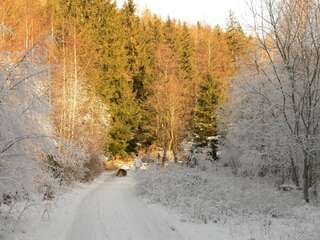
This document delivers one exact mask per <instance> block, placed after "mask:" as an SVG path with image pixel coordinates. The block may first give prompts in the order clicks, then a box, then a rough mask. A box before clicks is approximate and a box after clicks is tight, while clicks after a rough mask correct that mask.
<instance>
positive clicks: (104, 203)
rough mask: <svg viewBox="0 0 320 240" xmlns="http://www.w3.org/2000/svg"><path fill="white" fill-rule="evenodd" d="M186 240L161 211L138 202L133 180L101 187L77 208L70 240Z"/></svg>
mask: <svg viewBox="0 0 320 240" xmlns="http://www.w3.org/2000/svg"><path fill="white" fill-rule="evenodd" d="M80 239H81V240H82V239H83V240H88V239H91V240H103V239H106V240H108V239H112V240H113V239H115V240H134V239H136V240H152V239H154V240H158V239H159V240H163V239H167V240H171V239H183V236H182V235H181V234H180V232H179V230H178V229H176V227H175V224H174V223H173V222H171V220H170V219H168V218H167V217H166V216H165V215H164V214H163V213H162V211H161V210H160V209H159V208H155V207H149V206H148V205H146V204H144V202H143V201H142V200H141V199H139V198H137V197H136V195H135V192H134V182H133V181H132V180H131V178H130V177H127V178H114V179H112V180H111V181H106V182H105V183H103V184H101V185H99V187H98V188H96V189H95V190H93V191H92V192H91V193H90V194H89V195H88V196H86V197H85V198H84V199H83V201H82V202H81V204H80V206H79V207H78V211H77V213H76V215H75V218H74V221H73V223H72V225H71V228H70V229H69V230H68V233H67V240H80Z"/></svg>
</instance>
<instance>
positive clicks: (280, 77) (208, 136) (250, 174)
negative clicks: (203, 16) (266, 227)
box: [0, 0, 320, 240]
mask: <svg viewBox="0 0 320 240" xmlns="http://www.w3.org/2000/svg"><path fill="white" fill-rule="evenodd" d="M248 10H250V11H251V13H252V16H253V18H254V21H253V23H254V24H253V26H252V29H250V30H247V29H246V30H247V31H245V29H243V27H242V26H241V24H240V23H239V21H238V20H237V17H236V15H235V13H234V12H232V11H230V13H229V16H226V26H225V27H222V26H219V25H216V26H210V25H208V24H205V23H202V22H198V23H197V24H190V23H187V22H183V21H181V20H179V19H175V18H172V17H168V18H166V19H163V18H161V17H159V16H158V15H156V14H153V13H152V12H150V11H149V10H145V11H144V12H139V11H138V9H137V6H136V4H135V2H134V1H133V0H127V1H125V3H124V4H123V5H122V6H119V5H117V3H116V1H113V0H1V1H0V239H2V234H1V231H4V232H5V233H8V232H14V231H15V228H16V227H17V225H18V224H17V223H18V222H20V220H21V218H22V216H24V215H26V214H25V212H27V211H28V210H29V208H33V207H34V206H38V205H41V206H42V207H43V206H44V209H42V210H41V211H42V215H41V218H43V216H44V215H46V214H47V215H48V216H49V210H48V208H47V205H45V204H46V203H47V202H50V201H53V200H56V199H59V196H60V195H63V193H64V192H65V191H67V190H66V189H73V186H74V185H76V184H79V183H82V184H83V183H88V182H92V181H95V179H96V178H99V176H100V175H101V174H102V173H103V172H104V171H105V170H106V169H107V168H108V166H109V164H111V165H112V168H113V170H114V168H115V166H114V163H118V162H121V163H123V162H124V163H126V164H127V165H128V166H129V165H130V166H131V165H132V162H133V161H134V160H136V159H137V158H142V159H143V160H146V162H148V163H144V164H145V165H147V164H149V165H147V166H148V167H150V170H148V171H145V172H143V173H141V172H139V173H136V174H135V177H137V179H138V180H136V181H137V189H138V192H139V193H140V194H144V195H145V196H148V197H150V198H151V199H153V200H154V201H155V202H158V203H160V204H163V205H166V206H169V207H172V208H175V209H177V210H179V212H182V213H187V215H188V216H191V218H192V219H196V220H200V221H203V222H205V223H208V222H210V221H211V222H214V223H221V222H223V221H225V222H227V221H229V220H228V219H229V217H230V216H233V217H234V218H237V217H239V216H244V215H245V214H248V215H250V216H251V215H254V216H263V217H265V216H267V215H268V214H269V215H270V214H271V216H272V218H278V217H279V218H280V216H282V215H286V214H288V215H290V214H292V215H293V211H292V212H290V210H288V209H289V208H292V209H294V211H295V210H297V206H299V207H300V205H299V204H301V201H302V200H304V203H306V204H308V205H307V206H310V208H314V209H316V210H315V212H318V210H319V208H318V207H317V206H318V204H319V196H318V194H319V190H318V187H319V179H320V164H319V159H318V158H319V147H320V146H319V136H320V131H319V126H320V124H319V123H320V106H319V103H320V91H319V83H320V66H319V65H320V44H319V38H320V21H319V19H320V5H319V3H318V2H317V1H313V0H302V1H300V0H261V1H258V0H257V1H252V2H251V4H248ZM213 17H214V16H213ZM145 165H143V166H145ZM102 175H103V174H102ZM238 180H239V182H240V183H237V181H238ZM115 186H117V185H116V184H115ZM224 186H225V187H224ZM243 186H250V189H248V188H247V187H243ZM179 187H180V188H179ZM242 187H243V188H242ZM251 188H252V189H255V190H254V191H255V192H253V191H252V189H251ZM261 188H263V190H262V189H261ZM110 189H113V188H110ZM239 189H242V190H243V191H239ZM260 191H261V192H260ZM284 192H288V195H285V196H284V195H283V194H285V193H284ZM244 193H245V194H248V195H249V197H248V198H247V196H245V197H244V196H243V195H242V194H244ZM277 193H279V194H280V195H281V196H279V197H277V196H278V195H277ZM300 193H301V194H300ZM235 194H237V196H234V195H235ZM256 194H257V195H258V198H260V197H261V195H262V194H267V195H268V198H266V199H259V202H258V203H257V201H258V200H256V198H255V196H256ZM259 194H260V195H259ZM130 197H132V196H130ZM253 198H254V199H253ZM232 199H235V200H234V201H236V202H237V203H236V204H235V203H234V202H231V200H232ZM286 199H289V200H288V204H287V205H286V204H283V203H284V202H286ZM57 201H58V200H57ZM222 202H227V203H226V204H227V205H223V206H222V205H220V204H222ZM44 203H45V204H44ZM249 203H250V204H249ZM249 205H250V206H249ZM261 205H263V207H261ZM139 206H140V205H139ZM202 206H205V207H202ZM35 208H37V207H35ZM267 208H268V209H267ZM235 209H237V210H235ZM270 209H272V210H270ZM274 209H276V210H277V211H278V210H279V212H281V213H278V212H277V213H273V212H272V213H270V212H271V211H273V210H274ZM284 209H285V210H284ZM109 210H110V209H109ZM276 210H275V211H276ZM298 210H299V211H300V212H301V211H302V210H301V208H299V209H298ZM298 210H297V211H298ZM282 211H285V213H283V212H282ZM266 212H267V213H266ZM300 212H299V213H296V212H295V213H294V214H296V215H295V216H296V217H297V219H302V216H301V215H299V214H300ZM306 212H307V213H310V215H309V216H311V215H312V214H311V212H312V209H311V210H310V209H307V210H306ZM269 215H268V216H269ZM235 216H236V217H235ZM274 216H276V217H274ZM286 216H287V215H286ZM290 216H291V215H290ZM318 216H320V214H319V215H316V217H318ZM245 217H247V215H246V216H245ZM306 219H308V221H309V220H310V219H311V218H308V217H306ZM286 220H287V219H285V220H284V222H285V221H286ZM310 222H312V221H311V220H310ZM318 222H319V221H316V220H315V221H314V222H313V223H311V224H310V225H312V224H313V225H312V227H313V226H314V225H315V223H318ZM287 223H288V222H285V223H284V225H286V224H287ZM290 223H292V222H290ZM295 223H296V222H295ZM308 223H309V222H308ZM287 225H288V224H287ZM310 225H308V226H310ZM80 228H81V227H80ZM170 228H171V227H170ZM172 231H174V230H172ZM314 232H315V231H313V233H314ZM317 233H318V232H317ZM231 239H234V238H231ZM247 239H249V238H247ZM251 239H255V238H251ZM257 239H258V238H257ZM288 239H289V238H288ZM302 239H307V238H301V240H302ZM310 239H312V238H310Z"/></svg>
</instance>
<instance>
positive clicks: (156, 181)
mask: <svg viewBox="0 0 320 240" xmlns="http://www.w3.org/2000/svg"><path fill="white" fill-rule="evenodd" d="M136 179H137V182H138V184H137V189H138V193H140V194H141V195H142V196H144V197H145V198H146V199H148V200H149V202H152V203H160V204H162V205H163V206H165V207H167V208H168V209H172V210H175V211H177V212H178V213H180V214H181V215H182V216H184V218H185V219H187V220H188V221H191V222H197V223H205V224H207V225H210V226H211V227H210V229H219V230H220V231H224V232H225V235H226V236H227V237H225V238H219V237H216V238H214V239H237V240H249V239H250V240H251V239H255V240H280V239H281V240H319V239H320V228H319V225H320V208H318V207H314V206H310V205H307V204H305V203H304V202H303V201H302V200H301V197H302V196H301V192H300V191H294V192H280V191H278V190H277V189H276V188H275V187H274V186H272V185H271V184H270V183H266V179H260V180H261V182H259V179H249V178H243V177H236V176H234V175H233V174H232V173H231V172H230V169H228V168H222V167H217V166H213V167H212V168H208V169H206V170H205V171H203V169H202V170H201V169H189V168H185V167H178V166H174V165H173V166H171V167H170V166H169V167H168V168H166V169H163V168H160V167H155V166H154V167H150V168H149V170H148V171H141V172H140V173H139V174H138V175H137V176H136ZM199 239H202V238H199Z"/></svg>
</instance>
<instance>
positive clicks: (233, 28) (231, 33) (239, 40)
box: [226, 11, 248, 62]
mask: <svg viewBox="0 0 320 240" xmlns="http://www.w3.org/2000/svg"><path fill="white" fill-rule="evenodd" d="M226 38H227V41H228V46H229V48H230V51H231V53H232V58H233V61H234V62H236V61H237V59H238V58H239V57H240V56H241V55H243V54H244V51H245V49H247V47H248V38H247V37H246V35H245V33H244V32H243V29H242V27H241V25H240V23H239V22H238V21H237V19H236V17H235V14H234V13H233V12H232V11H230V12H229V19H228V23H227V31H226Z"/></svg>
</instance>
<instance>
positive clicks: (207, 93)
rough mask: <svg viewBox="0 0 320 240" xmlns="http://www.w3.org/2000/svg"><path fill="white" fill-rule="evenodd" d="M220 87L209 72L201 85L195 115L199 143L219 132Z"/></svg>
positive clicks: (194, 125)
mask: <svg viewBox="0 0 320 240" xmlns="http://www.w3.org/2000/svg"><path fill="white" fill-rule="evenodd" d="M219 95H220V93H219V88H218V85H217V83H216V81H215V80H214V79H213V77H212V75H210V74H208V75H207V76H206V78H205V81H204V83H203V84H202V85H201V87H200V90H199V94H198V96H197V103H196V107H195V111H194V117H193V128H194V133H195V135H196V141H197V142H198V143H204V142H206V141H207V138H208V137H210V136H215V135H216V134H217V108H218V104H219Z"/></svg>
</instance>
